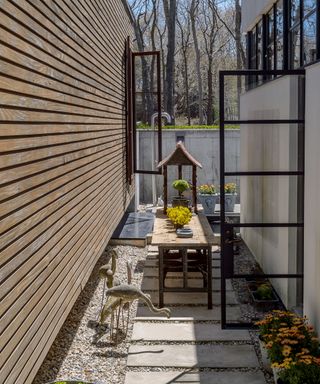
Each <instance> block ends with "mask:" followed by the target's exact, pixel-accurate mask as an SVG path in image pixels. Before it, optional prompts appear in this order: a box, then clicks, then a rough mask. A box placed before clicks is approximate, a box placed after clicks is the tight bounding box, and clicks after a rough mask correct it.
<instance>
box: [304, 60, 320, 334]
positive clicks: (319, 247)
mask: <svg viewBox="0 0 320 384" xmlns="http://www.w3.org/2000/svg"><path fill="white" fill-rule="evenodd" d="M319 90H320V64H319V63H318V64H314V65H313V66H310V67H307V68H306V127H305V149H306V151H305V153H306V154H305V235H304V236H305V239H304V244H305V254H304V257H305V264H304V269H305V270H304V275H305V279H304V311H305V314H306V315H307V316H308V317H309V319H310V321H311V323H312V324H314V325H315V326H316V327H317V330H318V332H320V295H319V292H320V199H319V191H320V154H319V144H320V103H319Z"/></svg>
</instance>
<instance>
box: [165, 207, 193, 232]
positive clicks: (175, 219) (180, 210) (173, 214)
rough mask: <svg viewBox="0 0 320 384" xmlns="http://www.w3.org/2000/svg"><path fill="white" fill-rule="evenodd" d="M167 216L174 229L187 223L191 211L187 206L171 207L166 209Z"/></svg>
mask: <svg viewBox="0 0 320 384" xmlns="http://www.w3.org/2000/svg"><path fill="white" fill-rule="evenodd" d="M167 216H168V218H169V219H170V220H171V222H172V224H173V225H174V227H175V228H176V229H178V228H182V227H183V226H184V225H186V224H188V223H189V222H190V220H191V218H192V213H191V212H190V209H189V208H187V207H182V206H178V207H172V208H168V209H167Z"/></svg>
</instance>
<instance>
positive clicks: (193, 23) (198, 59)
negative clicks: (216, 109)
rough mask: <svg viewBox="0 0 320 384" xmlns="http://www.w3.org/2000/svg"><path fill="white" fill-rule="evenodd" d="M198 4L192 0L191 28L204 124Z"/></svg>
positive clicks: (201, 118)
mask: <svg viewBox="0 0 320 384" xmlns="http://www.w3.org/2000/svg"><path fill="white" fill-rule="evenodd" d="M198 6H199V1H198V0H192V2H191V7H190V19H191V29H192V37H193V43H194V50H195V55H196V73H197V81H198V93H199V95H198V100H199V124H200V125H202V124H204V118H203V88H202V78H201V68H200V65H201V56H200V49H199V43H198V36H197V30H196V17H197V13H198Z"/></svg>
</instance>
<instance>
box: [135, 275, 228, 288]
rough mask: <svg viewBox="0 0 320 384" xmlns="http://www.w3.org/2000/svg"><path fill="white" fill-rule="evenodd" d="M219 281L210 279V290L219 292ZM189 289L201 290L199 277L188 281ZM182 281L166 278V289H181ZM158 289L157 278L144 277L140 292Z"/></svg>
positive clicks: (201, 283)
mask: <svg viewBox="0 0 320 384" xmlns="http://www.w3.org/2000/svg"><path fill="white" fill-rule="evenodd" d="M220 284H221V280H220V279H212V289H213V291H220ZM188 285H189V287H193V288H201V287H203V280H202V279H201V278H200V277H199V278H198V277H196V278H193V279H188ZM182 286H183V280H182V278H167V279H166V287H171V288H172V287H182ZM158 288H159V279H158V278H157V277H144V278H143V280H142V290H147V291H150V290H151V291H153V290H157V289H158ZM226 288H227V291H232V284H231V281H230V280H227V281H226Z"/></svg>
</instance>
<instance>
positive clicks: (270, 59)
mask: <svg viewBox="0 0 320 384" xmlns="http://www.w3.org/2000/svg"><path fill="white" fill-rule="evenodd" d="M267 69H274V49H273V44H271V45H269V47H268V48H267Z"/></svg>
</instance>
